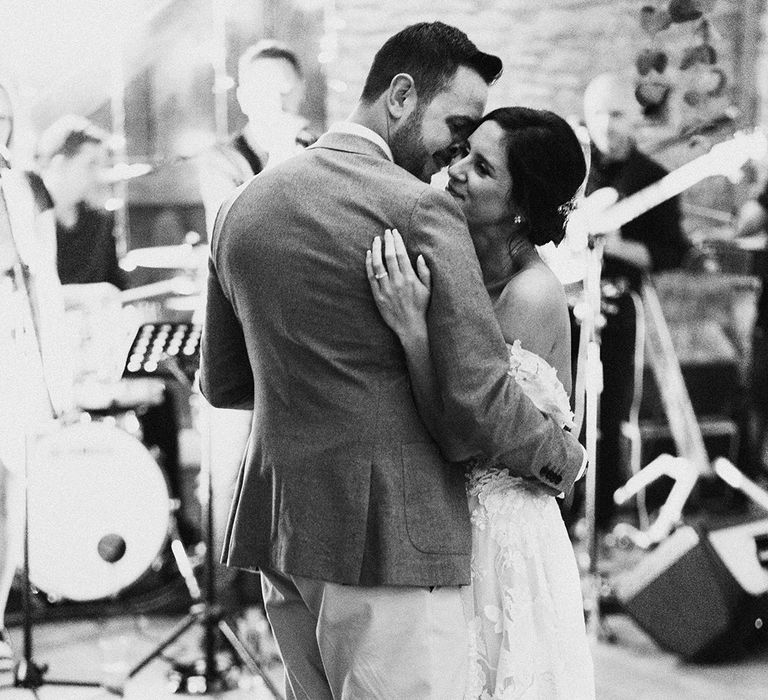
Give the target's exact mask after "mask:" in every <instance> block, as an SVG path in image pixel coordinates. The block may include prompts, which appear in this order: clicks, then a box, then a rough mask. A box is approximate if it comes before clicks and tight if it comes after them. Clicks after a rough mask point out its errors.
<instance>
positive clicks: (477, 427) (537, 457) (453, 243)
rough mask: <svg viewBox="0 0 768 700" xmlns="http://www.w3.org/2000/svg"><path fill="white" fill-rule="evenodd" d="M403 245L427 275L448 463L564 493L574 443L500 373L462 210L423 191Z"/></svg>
mask: <svg viewBox="0 0 768 700" xmlns="http://www.w3.org/2000/svg"><path fill="white" fill-rule="evenodd" d="M406 245H407V246H408V248H409V249H410V250H411V252H412V253H414V254H419V253H421V254H423V255H424V257H425V259H426V261H427V264H428V265H429V268H430V270H431V273H432V297H431V302H430V307H429V312H428V319H427V322H428V329H429V338H430V352H431V354H432V361H433V363H434V367H435V372H436V375H437V380H438V383H439V385H440V390H441V394H442V399H443V405H444V408H445V414H446V416H447V417H448V418H447V420H449V421H450V423H451V428H452V431H453V432H454V434H455V435H459V436H461V438H462V444H463V447H464V450H463V451H462V450H459V449H458V447H457V442H456V441H455V440H452V441H451V444H446V445H441V448H443V450H444V452H445V453H446V456H447V457H448V458H449V459H453V460H464V459H468V458H474V457H480V458H486V459H491V460H493V461H495V462H501V463H503V464H504V466H507V467H509V468H510V471H512V472H514V473H516V474H518V475H521V476H530V477H534V478H536V479H538V480H539V481H541V482H542V483H543V484H545V485H546V486H548V487H550V489H554V490H558V491H564V492H568V491H570V489H571V488H572V486H573V483H574V481H575V479H576V477H577V475H578V474H579V471H580V470H581V468H582V465H583V463H584V449H583V448H582V447H581V445H580V444H579V443H578V440H577V439H576V438H575V437H573V436H572V435H570V434H569V433H567V432H565V431H563V430H562V429H560V428H559V427H558V426H557V425H556V423H555V422H554V421H553V420H552V419H550V418H547V417H545V416H544V415H543V414H542V413H541V412H540V411H539V410H538V409H537V408H536V407H535V406H534V405H533V403H532V402H531V401H530V400H529V399H528V398H527V397H526V396H524V394H523V393H522V391H521V390H520V388H519V387H518V386H517V384H516V382H515V381H514V380H513V379H511V378H510V377H509V376H508V375H507V369H508V355H507V350H506V345H505V343H504V338H503V336H502V334H501V329H500V328H499V325H498V323H497V321H496V318H495V316H494V313H493V309H492V306H491V301H490V298H489V296H488V293H487V292H486V290H485V287H484V286H483V281H482V276H481V272H480V266H479V264H478V262H477V256H476V254H475V250H474V247H473V245H472V241H471V239H470V237H469V234H468V232H467V228H466V223H465V222H464V219H463V216H462V215H461V212H460V211H459V209H458V208H457V206H456V204H455V203H454V202H453V200H452V199H451V198H450V196H449V195H448V194H446V193H444V192H440V191H438V190H436V189H431V188H430V189H427V190H425V191H424V193H423V194H422V195H421V197H420V198H419V201H418V202H417V204H416V206H415V208H414V210H413V212H412V215H411V219H410V222H409V226H408V229H407V234H406Z"/></svg>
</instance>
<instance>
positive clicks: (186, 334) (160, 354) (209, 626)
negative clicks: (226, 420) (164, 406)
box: [107, 323, 283, 700]
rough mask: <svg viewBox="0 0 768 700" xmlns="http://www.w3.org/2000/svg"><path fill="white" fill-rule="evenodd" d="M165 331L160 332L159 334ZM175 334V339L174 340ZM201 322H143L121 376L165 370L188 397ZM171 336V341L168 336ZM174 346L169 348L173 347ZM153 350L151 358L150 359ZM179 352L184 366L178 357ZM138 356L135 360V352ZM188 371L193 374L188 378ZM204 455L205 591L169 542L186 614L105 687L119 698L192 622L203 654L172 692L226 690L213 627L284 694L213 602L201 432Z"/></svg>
mask: <svg viewBox="0 0 768 700" xmlns="http://www.w3.org/2000/svg"><path fill="white" fill-rule="evenodd" d="M163 333H164V335H161V334H163ZM174 337H175V338H178V339H179V342H176V341H174V340H173V338H174ZM199 338H200V329H199V326H196V325H192V324H160V323H158V324H144V325H143V326H142V327H141V328H140V330H139V332H138V333H137V335H136V339H135V340H134V343H133V345H132V349H131V351H130V352H129V358H128V362H127V363H126V369H125V372H124V374H123V376H124V377H137V376H147V375H150V376H157V375H158V374H159V373H161V372H164V373H167V374H169V375H170V376H171V377H173V378H174V379H176V380H177V381H178V382H179V383H180V384H181V385H182V386H184V387H185V388H186V389H187V390H188V391H189V393H190V395H192V394H193V393H194V392H195V391H196V389H195V380H194V379H193V377H194V375H195V374H196V369H195V371H194V372H193V368H195V366H196V365H197V364H198V363H199ZM169 339H170V340H169ZM174 344H175V345H176V348H175V350H172V351H171V348H172V347H173V345H174ZM152 353H154V359H152V357H149V356H150V355H151V354H152ZM179 354H181V355H182V357H183V362H184V366H183V367H182V364H181V362H180V361H179V359H178V358H177V355H179ZM139 355H141V356H142V357H141V358H139V357H138V356H139ZM190 375H192V376H190ZM202 439H203V446H204V449H203V454H202V459H201V472H202V476H203V478H204V481H205V488H204V489H202V490H201V493H203V499H202V500H203V501H204V502H203V503H202V504H201V505H202V510H203V514H204V523H205V524H204V528H203V530H204V535H205V536H204V543H205V559H204V562H205V568H204V571H205V591H204V593H203V592H202V591H201V588H200V584H199V583H198V581H197V578H196V577H195V574H194V571H193V570H192V565H191V564H190V561H189V558H188V556H187V553H186V552H185V550H184V547H183V545H182V544H181V541H179V540H176V541H174V543H173V544H172V545H171V548H172V551H173V554H174V558H175V560H176V564H177V566H178V568H179V572H180V573H181V575H182V577H183V578H184V582H185V584H186V586H187V589H188V590H189V594H190V597H191V598H192V605H191V606H190V609H189V613H187V615H186V616H185V617H184V618H183V619H182V620H180V621H179V623H178V624H177V625H176V626H175V627H174V628H173V630H171V632H170V634H169V635H168V636H167V637H166V638H165V639H164V640H163V641H162V642H160V644H158V645H157V646H156V647H155V648H154V649H153V650H152V651H151V652H150V653H149V654H147V655H146V656H144V657H143V658H142V659H141V660H140V661H138V662H137V663H136V664H135V665H134V666H133V667H132V668H131V669H130V670H129V671H128V673H127V674H126V676H125V677H124V678H123V680H122V682H120V683H115V684H112V685H110V686H109V687H107V690H109V691H110V692H111V693H113V694H115V695H119V696H122V695H123V694H124V687H125V684H126V683H127V682H128V681H129V680H130V679H131V678H133V677H134V676H135V675H136V674H137V673H139V671H141V670H142V669H143V668H144V667H145V666H147V664H149V663H150V662H151V661H152V660H153V659H155V658H157V657H158V656H160V654H162V652H163V651H164V650H165V649H166V648H167V647H168V646H170V645H171V644H172V643H173V642H175V641H176V640H177V639H178V638H179V637H181V635H182V634H184V633H185V632H186V631H187V630H188V629H190V628H191V627H193V626H194V625H195V624H198V623H199V624H200V625H202V627H203V633H204V638H203V653H204V655H203V658H202V659H200V660H199V661H198V662H196V663H194V664H189V665H183V666H182V665H177V667H176V673H177V674H178V676H179V677H178V682H177V688H176V689H175V690H176V692H184V693H188V694H206V693H215V692H218V691H221V690H224V689H226V686H227V682H226V678H225V677H224V675H223V673H222V671H221V669H219V668H218V666H217V663H216V654H215V645H216V631H217V630H218V632H220V633H221V635H222V636H223V637H224V639H225V640H226V641H227V642H228V644H229V645H230V647H231V648H232V650H233V651H234V653H235V654H236V656H237V657H238V658H239V659H240V661H241V662H242V663H243V665H244V666H245V668H246V669H247V670H248V671H249V672H250V673H251V674H252V675H253V676H257V677H260V678H261V679H262V681H263V682H264V684H265V685H266V687H267V688H268V690H269V691H270V693H271V694H272V695H273V697H275V698H276V699H277V700H283V696H282V694H281V693H280V691H279V690H278V689H277V687H276V686H275V684H274V683H273V682H272V681H271V680H270V678H269V676H268V675H267V673H266V672H265V670H264V668H263V667H262V664H261V662H260V660H259V659H257V658H256V657H255V656H254V655H253V654H252V653H251V651H250V650H249V649H248V647H247V646H246V644H245V643H244V642H243V641H242V640H241V639H240V637H239V636H238V634H237V632H236V631H235V630H234V629H233V628H232V626H231V625H230V624H229V622H228V621H227V620H226V619H225V616H224V613H223V610H222V608H221V606H220V605H218V603H217V601H216V589H215V585H214V567H215V562H214V556H213V548H214V546H213V479H212V475H211V466H210V458H209V455H208V454H207V449H206V446H207V444H208V440H207V435H206V436H202Z"/></svg>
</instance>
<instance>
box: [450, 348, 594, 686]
mask: <svg viewBox="0 0 768 700" xmlns="http://www.w3.org/2000/svg"><path fill="white" fill-rule="evenodd" d="M510 374H511V375H512V376H514V377H515V379H516V380H517V381H518V384H520V386H521V387H522V389H523V391H524V392H525V393H526V395H529V397H530V398H531V399H532V400H533V401H534V403H535V404H536V405H537V406H538V407H539V409H540V410H542V411H544V412H546V413H549V414H550V415H553V417H555V419H556V420H558V422H560V424H561V425H568V424H569V421H570V420H571V419H572V414H571V413H570V406H569V404H568V397H567V395H566V393H565V390H564V389H563V387H562V385H561V384H560V382H559V381H558V380H557V377H556V375H555V370H554V369H553V368H552V367H551V366H550V365H549V364H547V363H546V362H545V361H544V360H542V359H541V358H540V357H538V356H537V355H534V354H533V353H530V352H528V351H526V350H523V349H522V348H521V347H520V343H519V342H516V343H515V344H514V345H513V346H512V347H510ZM521 378H522V381H521ZM529 390H530V391H531V393H533V394H534V395H533V396H531V395H530V394H529V393H528V392H529ZM544 407H546V408H544ZM467 496H468V498H469V508H470V513H471V519H472V538H473V540H472V564H471V574H472V585H471V586H468V587H466V588H465V589H464V590H463V594H462V595H463V600H464V609H465V613H466V617H467V621H468V625H469V639H470V644H469V647H470V649H469V654H470V666H469V674H468V681H467V687H466V691H465V699H466V700H513V699H514V700H518V699H525V700H531V699H533V698H536V699H537V700H557V699H563V700H565V699H567V700H591V699H592V698H594V679H593V670H592V658H591V654H590V650H589V644H588V641H587V635H586V630H585V627H584V615H583V603H582V597H581V584H580V581H579V573H578V569H577V566H576V559H575V557H574V554H573V548H572V546H571V543H570V540H569V538H568V532H567V531H566V528H565V524H564V523H563V520H562V517H561V515H560V511H559V509H558V507H557V504H556V502H555V499H554V498H553V497H552V496H549V495H547V494H545V493H543V492H542V491H540V490H538V489H537V488H536V486H535V485H533V484H531V482H529V481H526V480H524V479H521V478H520V477H515V476H512V475H510V473H509V470H507V469H504V468H499V467H496V466H489V465H482V464H480V465H478V466H475V467H474V468H473V469H472V471H471V472H470V474H469V478H468V486H467Z"/></svg>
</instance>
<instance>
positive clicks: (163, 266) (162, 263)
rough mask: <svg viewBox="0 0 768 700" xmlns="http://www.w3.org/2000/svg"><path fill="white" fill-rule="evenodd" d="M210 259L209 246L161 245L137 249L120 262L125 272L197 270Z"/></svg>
mask: <svg viewBox="0 0 768 700" xmlns="http://www.w3.org/2000/svg"><path fill="white" fill-rule="evenodd" d="M207 259H208V246H206V245H197V246H192V245H189V244H188V243H182V244H181V245H159V246H153V247H151V248H135V249H134V250H129V251H128V253H126V254H125V256H123V258H122V259H121V260H120V267H121V268H123V270H127V271H130V270H135V269H136V268H137V267H147V268H152V269H157V270H197V269H201V268H202V267H204V266H205V264H206V261H207Z"/></svg>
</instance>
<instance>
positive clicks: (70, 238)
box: [37, 115, 127, 289]
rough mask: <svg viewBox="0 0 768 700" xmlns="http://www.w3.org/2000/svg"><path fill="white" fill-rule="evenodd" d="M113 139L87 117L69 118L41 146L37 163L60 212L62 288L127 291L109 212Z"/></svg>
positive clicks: (43, 138)
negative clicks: (108, 181)
mask: <svg viewBox="0 0 768 700" xmlns="http://www.w3.org/2000/svg"><path fill="white" fill-rule="evenodd" d="M108 136H109V135H108V134H107V133H106V132H105V131H103V130H101V129H100V128H98V127H97V126H96V125H95V124H93V123H91V122H90V121H89V120H88V119H86V118H84V117H79V116H76V115H65V116H63V117H61V118H60V119H58V120H57V121H56V122H54V123H53V124H52V125H51V126H49V127H48V128H47V129H46V130H45V131H44V132H43V133H42V134H41V136H40V139H39V141H38V144H37V163H38V168H39V170H40V173H41V175H42V178H43V182H44V183H45V187H46V189H47V190H48V192H49V194H50V196H51V198H52V199H53V204H54V211H55V213H56V249H57V253H56V255H57V267H58V270H59V277H60V279H61V283H62V284H64V285H71V284H93V283H102V282H106V283H108V284H111V285H113V286H114V287H116V288H117V289H125V288H126V286H127V280H126V277H125V274H124V272H123V271H122V270H121V269H120V266H119V265H118V261H117V250H116V246H115V237H114V228H115V218H114V215H113V214H112V212H110V211H107V210H106V209H105V208H104V201H105V199H106V196H107V192H108V191H107V189H106V187H105V183H104V177H103V175H104V171H105V169H106V166H107V163H108V157H109V150H108V147H107V141H108Z"/></svg>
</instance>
